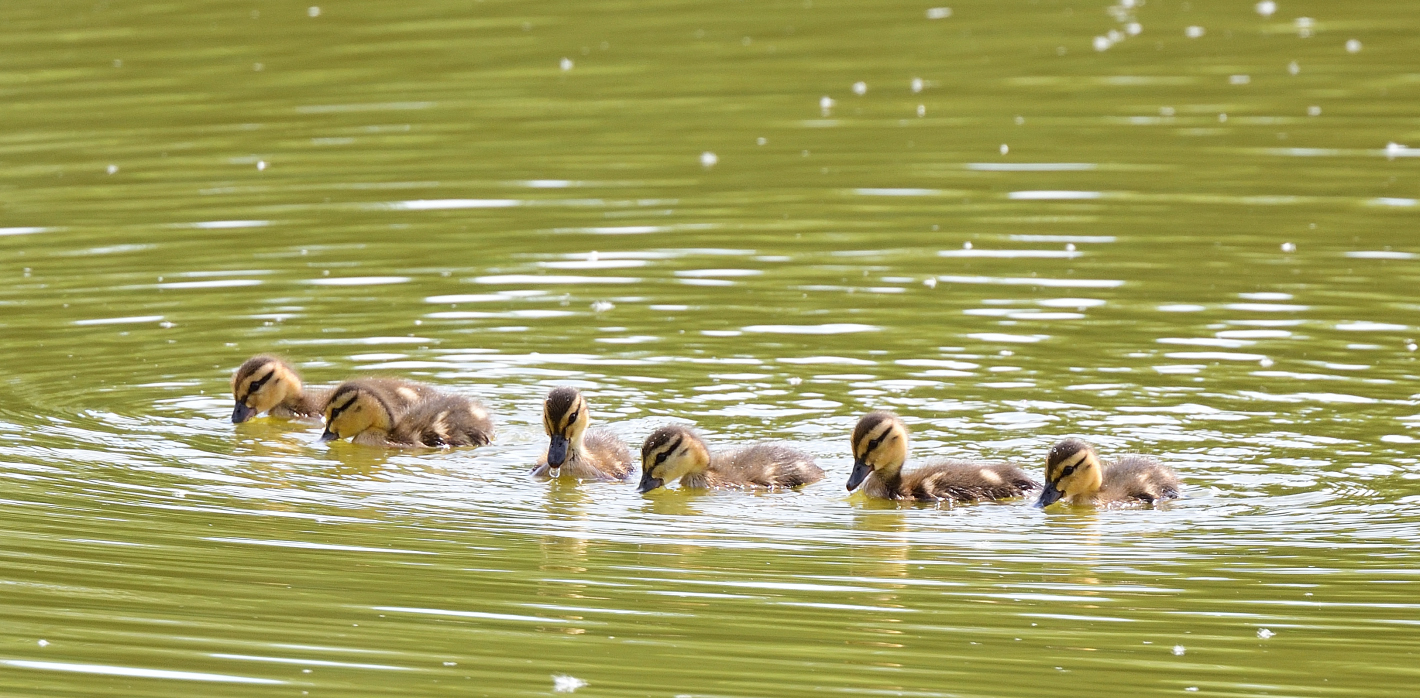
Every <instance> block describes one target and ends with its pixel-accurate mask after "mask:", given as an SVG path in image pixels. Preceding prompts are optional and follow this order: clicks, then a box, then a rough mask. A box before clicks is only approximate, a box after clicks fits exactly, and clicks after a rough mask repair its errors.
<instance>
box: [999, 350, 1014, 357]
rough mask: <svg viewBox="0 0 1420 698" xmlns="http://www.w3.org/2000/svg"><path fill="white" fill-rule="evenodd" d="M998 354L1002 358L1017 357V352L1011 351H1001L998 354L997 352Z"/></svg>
mask: <svg viewBox="0 0 1420 698" xmlns="http://www.w3.org/2000/svg"><path fill="white" fill-rule="evenodd" d="M996 353H997V354H999V355H1001V356H1015V355H1016V352H1014V351H1011V350H1010V349H1002V350H1001V351H998V352H996Z"/></svg>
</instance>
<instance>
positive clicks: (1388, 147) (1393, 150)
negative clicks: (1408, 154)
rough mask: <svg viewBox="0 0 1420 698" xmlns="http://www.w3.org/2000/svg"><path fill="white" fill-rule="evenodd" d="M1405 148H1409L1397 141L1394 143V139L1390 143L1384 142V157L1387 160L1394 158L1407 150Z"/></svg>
mask: <svg viewBox="0 0 1420 698" xmlns="http://www.w3.org/2000/svg"><path fill="white" fill-rule="evenodd" d="M1407 150H1409V148H1408V147H1406V146H1404V145H1401V144H1399V143H1396V142H1395V141H1391V142H1390V143H1386V144H1385V156H1386V159H1387V160H1394V159H1395V158H1396V157H1398V156H1400V155H1401V154H1403V153H1404V152H1405V151H1407Z"/></svg>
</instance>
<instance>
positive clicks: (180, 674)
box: [0, 659, 286, 685]
mask: <svg viewBox="0 0 1420 698" xmlns="http://www.w3.org/2000/svg"><path fill="white" fill-rule="evenodd" d="M0 664H5V665H8V666H13V667H20V668H22V669H41V670H45V671H68V672H73V673H76V674H101V675H104V676H132V677H135V678H143V679H171V680H177V681H211V682H218V683H256V684H267V685H272V684H284V683H286V682H285V681H277V680H276V679H257V678H252V677H249V676H231V675H228V674H206V673H201V672H196V671H169V670H167V669H140V668H137V667H126V666H111V665H108V664H72V663H69V662H36V661H30V660H25V659H7V660H0Z"/></svg>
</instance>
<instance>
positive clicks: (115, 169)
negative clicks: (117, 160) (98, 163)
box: [107, 165, 118, 174]
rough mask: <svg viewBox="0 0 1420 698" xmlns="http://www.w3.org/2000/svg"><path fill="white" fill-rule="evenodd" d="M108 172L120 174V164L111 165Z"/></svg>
mask: <svg viewBox="0 0 1420 698" xmlns="http://www.w3.org/2000/svg"><path fill="white" fill-rule="evenodd" d="M107 172H108V173H109V174H118V165H109V166H108V170H107Z"/></svg>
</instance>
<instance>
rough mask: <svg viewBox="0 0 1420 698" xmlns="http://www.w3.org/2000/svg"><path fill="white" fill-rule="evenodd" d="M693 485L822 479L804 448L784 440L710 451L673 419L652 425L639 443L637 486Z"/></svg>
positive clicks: (777, 484) (734, 485)
mask: <svg viewBox="0 0 1420 698" xmlns="http://www.w3.org/2000/svg"><path fill="white" fill-rule="evenodd" d="M677 478H679V479H680V486H681V487H691V488H695V489H759V488H779V487H785V488H787V487H798V486H799V485H807V484H809V483H812V482H818V481H819V480H822V479H823V470H822V469H821V468H819V467H818V465H817V464H815V463H814V459H813V458H812V457H811V456H809V454H807V453H804V452H802V451H799V450H797V449H793V448H790V447H788V446H785V445H783V444H773V443H769V444H755V445H753V446H746V447H744V448H737V449H734V450H732V451H726V452H724V453H717V454H715V455H714V456H713V457H712V456H711V455H710V449H709V448H707V447H706V446H705V441H704V440H702V439H701V438H700V435H699V434H696V433H695V430H693V429H690V428H689V427H683V426H678V425H672V426H666V427H661V428H660V429H657V430H656V431H654V432H652V434H651V435H650V436H648V437H646V443H645V444H644V445H642V446H641V486H640V487H638V488H637V489H636V491H637V492H642V493H644V492H650V491H651V490H654V489H656V488H657V487H660V486H661V485H664V484H666V483H668V482H671V481H672V480H675V479H677Z"/></svg>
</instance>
